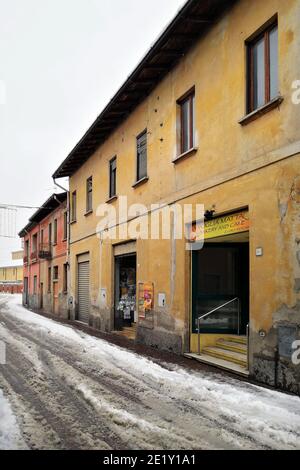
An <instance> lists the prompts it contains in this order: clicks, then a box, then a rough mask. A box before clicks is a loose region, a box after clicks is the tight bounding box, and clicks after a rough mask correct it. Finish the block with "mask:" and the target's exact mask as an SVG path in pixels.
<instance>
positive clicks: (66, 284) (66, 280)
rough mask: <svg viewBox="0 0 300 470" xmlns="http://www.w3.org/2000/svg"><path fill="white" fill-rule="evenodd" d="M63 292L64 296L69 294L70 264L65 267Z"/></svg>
mask: <svg viewBox="0 0 300 470" xmlns="http://www.w3.org/2000/svg"><path fill="white" fill-rule="evenodd" d="M63 292H64V294H66V293H67V292H68V263H64V265H63Z"/></svg>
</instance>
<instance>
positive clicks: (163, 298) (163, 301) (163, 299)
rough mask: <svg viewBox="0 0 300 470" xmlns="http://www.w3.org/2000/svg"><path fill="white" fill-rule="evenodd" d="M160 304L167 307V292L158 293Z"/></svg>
mask: <svg viewBox="0 0 300 470" xmlns="http://www.w3.org/2000/svg"><path fill="white" fill-rule="evenodd" d="M158 306H159V307H165V306H166V294H164V293H160V294H158Z"/></svg>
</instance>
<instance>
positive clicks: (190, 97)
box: [177, 87, 195, 155]
mask: <svg viewBox="0 0 300 470" xmlns="http://www.w3.org/2000/svg"><path fill="white" fill-rule="evenodd" d="M187 102H188V103H189V129H188V136H189V141H190V146H189V148H188V149H185V148H184V142H185V125H184V113H183V106H184V105H185V104H186V103H187ZM177 105H178V106H179V113H180V145H179V154H180V155H183V154H185V153H187V152H189V151H191V150H193V149H194V148H195V87H192V88H191V89H190V90H188V91H187V92H186V93H185V94H184V95H183V96H182V97H181V98H179V100H177Z"/></svg>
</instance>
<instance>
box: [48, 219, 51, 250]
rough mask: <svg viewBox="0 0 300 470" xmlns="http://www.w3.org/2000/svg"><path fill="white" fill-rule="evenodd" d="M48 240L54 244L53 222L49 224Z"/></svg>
mask: <svg viewBox="0 0 300 470" xmlns="http://www.w3.org/2000/svg"><path fill="white" fill-rule="evenodd" d="M48 240H49V245H50V246H51V245H52V224H49V225H48Z"/></svg>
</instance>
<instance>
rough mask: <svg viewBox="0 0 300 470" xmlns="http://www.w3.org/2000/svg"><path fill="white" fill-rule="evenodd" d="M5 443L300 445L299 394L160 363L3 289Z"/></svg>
mask: <svg viewBox="0 0 300 470" xmlns="http://www.w3.org/2000/svg"><path fill="white" fill-rule="evenodd" d="M0 340H2V341H4V342H5V343H6V365H1V366H0V449H6V448H22V449H23V448H29V449H30V448H38V449H168V450H171V449H300V398H298V397H294V396H289V395H285V394H283V393H279V392H275V391H272V390H267V389H264V388H261V387H258V386H255V385H251V384H247V383H245V382H242V381H239V380H235V379H232V378H230V377H228V376H225V375H220V374H217V373H214V372H206V371H203V372H201V371H199V372H198V371H197V372H194V371H190V370H185V369H183V368H181V367H179V366H176V365H174V364H167V363H161V364H157V363H155V362H153V361H152V360H151V359H150V358H149V359H147V358H145V357H142V356H138V355H137V354H135V353H133V352H131V351H128V350H127V349H122V348H120V347H118V346H115V345H112V344H110V343H109V342H106V341H104V340H102V339H98V338H94V337H91V336H89V335H87V334H85V333H83V332H81V331H79V330H75V329H74V328H73V327H69V326H64V325H62V324H59V323H56V322H54V321H52V320H49V319H46V318H44V317H42V316H39V315H37V314H34V313H31V312H29V311H27V310H25V309H24V308H23V307H22V306H21V297H20V296H18V295H15V296H11V295H1V296H0Z"/></svg>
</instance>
